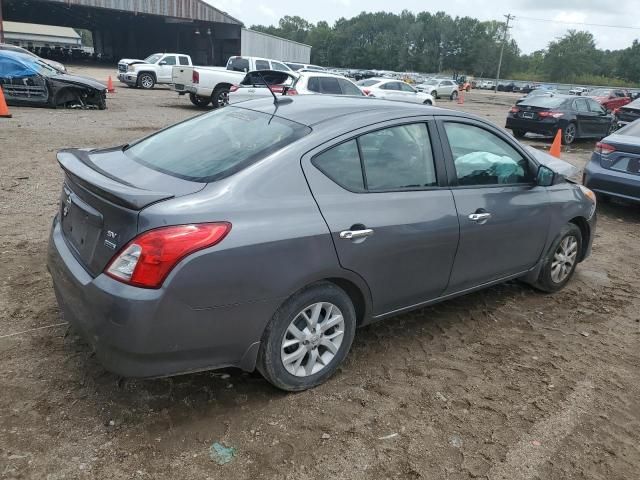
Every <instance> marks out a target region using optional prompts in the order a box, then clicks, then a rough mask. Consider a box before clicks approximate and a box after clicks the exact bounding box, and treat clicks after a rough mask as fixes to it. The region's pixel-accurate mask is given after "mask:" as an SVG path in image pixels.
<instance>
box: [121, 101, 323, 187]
mask: <svg viewBox="0 0 640 480" xmlns="http://www.w3.org/2000/svg"><path fill="white" fill-rule="evenodd" d="M310 131H311V129H310V128H308V127H306V126H304V125H301V124H299V123H295V122H291V121H289V120H286V119H284V118H280V117H276V116H273V115H268V114H266V113H262V112H255V111H253V110H245V109H241V108H234V107H226V108H223V109H220V110H215V111H213V112H211V113H208V114H205V115H201V116H198V117H195V118H192V119H191V120H187V121H185V122H182V123H179V124H177V125H174V126H173V127H170V128H167V129H166V130H162V131H160V132H158V133H157V134H155V135H152V136H150V137H147V138H145V139H142V140H140V141H139V142H137V143H134V144H133V145H131V146H130V147H128V148H127V149H126V150H125V154H126V155H128V156H129V157H130V158H132V159H133V160H135V161H136V162H139V163H141V164H143V165H146V166H147V167H149V168H152V169H154V170H158V171H160V172H163V173H166V174H168V175H172V176H174V177H178V178H183V179H185V180H191V181H194V182H212V181H214V180H218V179H220V178H224V177H226V176H229V175H232V174H233V173H236V172H238V171H240V170H242V169H243V168H245V167H247V166H248V165H251V164H252V163H254V162H256V161H258V160H260V159H262V158H264V157H266V156H268V155H270V154H272V153H274V152H276V151H278V150H280V149H282V148H284V147H285V146H287V145H289V144H290V143H292V142H295V141H296V140H298V139H299V138H301V137H303V136H305V135H307V134H308V133H309V132H310ZM247 132H250V134H248V133H247Z"/></svg>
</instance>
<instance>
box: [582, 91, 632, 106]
mask: <svg viewBox="0 0 640 480" xmlns="http://www.w3.org/2000/svg"><path fill="white" fill-rule="evenodd" d="M589 96H590V97H591V98H593V99H594V100H596V101H597V102H598V103H599V104H600V105H602V106H603V107H604V108H606V109H607V110H608V111H613V110H615V109H616V108H620V107H622V106H624V105H626V104H627V103H629V102H631V96H630V95H629V92H627V91H626V90H618V89H613V88H596V89H595V90H591V91H590V92H589Z"/></svg>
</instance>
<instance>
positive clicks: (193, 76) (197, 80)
mask: <svg viewBox="0 0 640 480" xmlns="http://www.w3.org/2000/svg"><path fill="white" fill-rule="evenodd" d="M191 81H192V82H193V83H200V74H199V73H198V71H197V70H194V71H193V72H192V73H191Z"/></svg>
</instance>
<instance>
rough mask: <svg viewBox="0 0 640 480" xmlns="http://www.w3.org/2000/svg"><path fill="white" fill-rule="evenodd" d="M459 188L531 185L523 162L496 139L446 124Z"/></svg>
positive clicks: (469, 127)
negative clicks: (463, 186)
mask: <svg viewBox="0 0 640 480" xmlns="http://www.w3.org/2000/svg"><path fill="white" fill-rule="evenodd" d="M445 131H446V132H447V138H448V140H449V145H450V147H451V153H452V154H453V161H454V164H455V169H456V176H457V178H458V184H459V185H495V184H514V183H530V182H531V181H532V180H533V176H532V174H531V169H530V167H529V164H528V162H527V160H526V159H524V158H522V155H520V154H519V153H518V151H517V150H516V149H515V148H513V147H512V146H511V145H509V144H508V143H507V142H505V141H504V140H503V139H501V138H500V137H498V136H497V135H495V134H493V133H491V132H489V131H487V130H485V129H483V128H480V127H476V126H475V125H469V124H465V123H454V122H446V123H445Z"/></svg>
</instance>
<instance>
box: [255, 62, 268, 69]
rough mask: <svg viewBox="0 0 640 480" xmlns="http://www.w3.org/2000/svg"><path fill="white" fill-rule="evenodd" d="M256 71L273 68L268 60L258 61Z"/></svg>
mask: <svg viewBox="0 0 640 480" xmlns="http://www.w3.org/2000/svg"><path fill="white" fill-rule="evenodd" d="M256 70H271V67H270V66H269V62H267V61H266V60H256Z"/></svg>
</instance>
